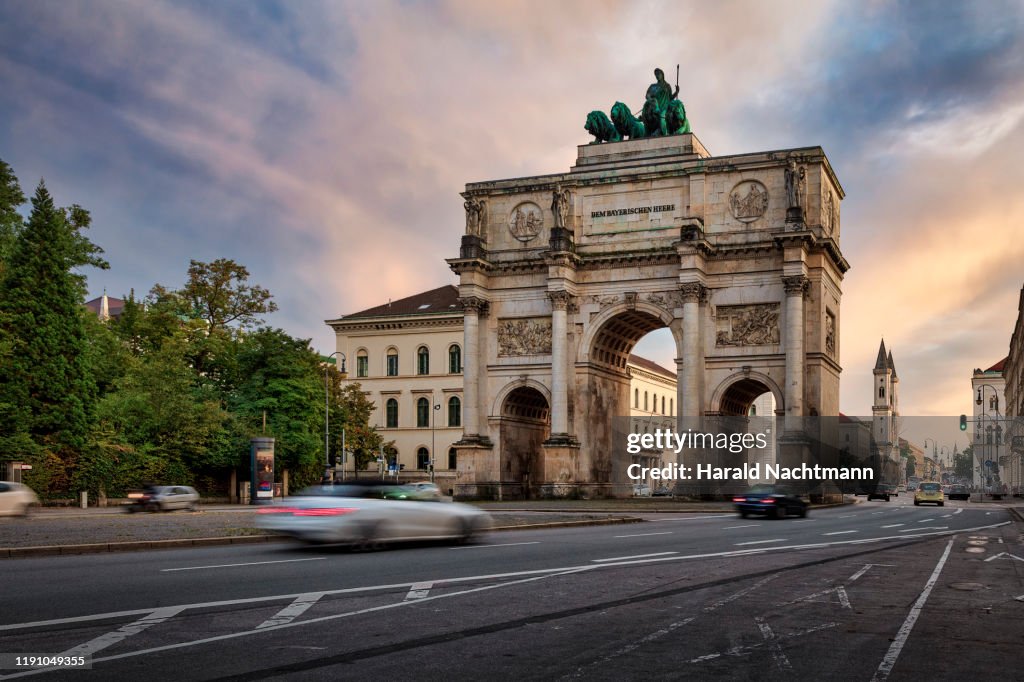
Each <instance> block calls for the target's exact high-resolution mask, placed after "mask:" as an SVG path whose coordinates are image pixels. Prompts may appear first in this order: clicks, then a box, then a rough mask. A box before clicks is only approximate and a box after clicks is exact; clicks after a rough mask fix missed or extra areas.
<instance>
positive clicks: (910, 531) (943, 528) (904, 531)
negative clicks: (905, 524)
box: [900, 526, 949, 533]
mask: <svg viewBox="0 0 1024 682" xmlns="http://www.w3.org/2000/svg"><path fill="white" fill-rule="evenodd" d="M947 528H949V526H922V527H921V528H906V529H904V530H901V531H900V532H901V533H913V532H914V531H917V530H946V529H947Z"/></svg>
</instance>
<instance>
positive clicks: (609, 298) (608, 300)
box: [585, 294, 622, 310]
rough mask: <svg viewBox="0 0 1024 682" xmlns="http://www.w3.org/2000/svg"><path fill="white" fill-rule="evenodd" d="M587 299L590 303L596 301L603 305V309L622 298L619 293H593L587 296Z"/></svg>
mask: <svg viewBox="0 0 1024 682" xmlns="http://www.w3.org/2000/svg"><path fill="white" fill-rule="evenodd" d="M585 300H587V301H588V302H590V303H596V304H597V305H599V306H601V310H604V309H605V308H607V307H609V306H613V305H615V304H616V303H618V302H619V301H620V300H622V299H620V298H619V295H618V294H608V295H606V296H599V295H597V294H591V295H590V296H587V298H586V299H585Z"/></svg>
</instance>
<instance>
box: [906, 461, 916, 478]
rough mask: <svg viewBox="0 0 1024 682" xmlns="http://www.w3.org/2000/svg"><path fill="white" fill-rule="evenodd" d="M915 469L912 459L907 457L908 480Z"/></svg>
mask: <svg viewBox="0 0 1024 682" xmlns="http://www.w3.org/2000/svg"><path fill="white" fill-rule="evenodd" d="M915 469H916V462H914V458H913V457H908V458H907V478H910V477H911V476H913V475H914V471H915Z"/></svg>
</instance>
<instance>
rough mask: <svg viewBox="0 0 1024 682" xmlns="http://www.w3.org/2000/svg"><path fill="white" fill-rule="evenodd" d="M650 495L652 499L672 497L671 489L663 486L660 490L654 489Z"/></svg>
mask: <svg viewBox="0 0 1024 682" xmlns="http://www.w3.org/2000/svg"><path fill="white" fill-rule="evenodd" d="M651 495H653V496H654V497H672V488H669V487H668V486H664V485H663V486H661V487H660V488H655V489H654V492H653V493H651Z"/></svg>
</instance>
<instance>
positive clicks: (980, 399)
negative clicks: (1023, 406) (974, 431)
mask: <svg viewBox="0 0 1024 682" xmlns="http://www.w3.org/2000/svg"><path fill="white" fill-rule="evenodd" d="M986 388H991V389H992V393H993V394H994V395H995V399H996V406H995V413H996V419H994V420H993V419H992V417H990V416H988V410H986V409H985V405H984V402H985V399H984V396H985V393H984V391H985V389H986ZM974 402H975V404H976V405H980V406H981V414H980V415H979V416H978V433H979V434H980V435H981V438H982V442H983V443H984V445H985V446H986V449H985V451H986V453H988V454H991V453H990V452H989V450H988V448H987V446H989V445H990V443H989V442H988V435H989V434H991V435H992V436H993V439H994V441H995V442H994V445H995V446H996V459H995V462H996V467H997V468H998V467H999V440H1000V439H1001V438H1002V437H1003V427H1002V426H1001V425H1000V424H999V422H1000V421H1002V415H1000V414H999V391H998V390H997V389H996V387H995V386H993V385H992V384H980V385H979V386H978V395H977V397H976V398H975V400H974ZM983 419H988V421H990V422H991V421H995V422H996V428H995V429H994V430H993V428H992V425H991V424H989V425H988V429H987V430H983V429H982V427H981V423H982V420H983ZM978 461H979V464H980V467H979V469H980V471H981V473H980V474H979V476H978V477H979V479H980V481H981V489H980V490H979V491H978V502H981V501H982V499H984V491H985V481H986V480H987V479H986V477H987V472H986V471H985V463H984V461H982V460H981V455H980V454H979V455H978Z"/></svg>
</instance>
